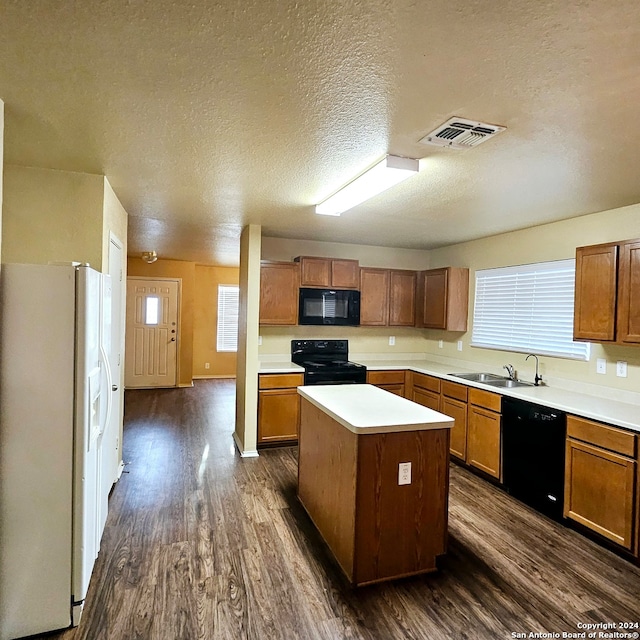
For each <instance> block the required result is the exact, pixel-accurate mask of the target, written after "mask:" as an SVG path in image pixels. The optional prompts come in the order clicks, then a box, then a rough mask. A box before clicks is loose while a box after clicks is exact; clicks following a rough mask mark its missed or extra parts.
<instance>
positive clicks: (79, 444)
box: [0, 264, 113, 640]
mask: <svg viewBox="0 0 640 640" xmlns="http://www.w3.org/2000/svg"><path fill="white" fill-rule="evenodd" d="M108 278H109V276H105V275H103V274H101V273H99V272H97V271H95V270H93V269H91V268H90V267H88V266H84V265H81V266H78V265H65V266H58V265H26V264H5V265H2V268H1V270H0V640H10V639H13V638H18V637H22V636H27V635H32V634H37V633H43V632H46V631H50V630H54V629H61V628H64V627H68V626H70V625H77V624H78V622H79V619H80V614H81V612H82V607H83V604H84V599H85V595H86V593H87V587H88V585H89V579H90V577H91V572H92V570H93V566H94V562H95V560H96V557H97V555H98V551H99V548H100V538H101V537H102V532H103V529H104V523H105V520H106V510H107V499H108V493H109V489H110V488H111V485H112V482H113V479H111V478H103V477H102V476H101V473H102V472H101V460H102V458H103V452H102V451H101V446H102V433H103V429H104V425H106V424H108V420H109V414H110V410H111V407H110V405H111V398H112V394H111V390H112V381H111V379H110V371H109V360H108V354H107V353H106V351H105V344H108V342H109V341H108V336H107V335H106V333H105V331H104V330H103V328H104V326H105V321H104V318H105V316H106V317H107V322H109V321H110V320H109V318H108V316H109V314H110V312H111V301H110V299H109V295H110V290H111V289H110V282H109V279H108Z"/></svg>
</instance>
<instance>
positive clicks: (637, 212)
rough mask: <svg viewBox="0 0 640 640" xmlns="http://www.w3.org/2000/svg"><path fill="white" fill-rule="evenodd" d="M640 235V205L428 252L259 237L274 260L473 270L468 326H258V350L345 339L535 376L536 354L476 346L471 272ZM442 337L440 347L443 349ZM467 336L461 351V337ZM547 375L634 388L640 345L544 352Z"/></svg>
mask: <svg viewBox="0 0 640 640" xmlns="http://www.w3.org/2000/svg"><path fill="white" fill-rule="evenodd" d="M637 237H640V204H639V205H633V206H630V207H624V208H621V209H615V210H611V211H604V212H601V213H596V214H591V215H586V216H581V217H578V218H573V219H571V220H563V221H560V222H555V223H551V224H547V225H540V226H537V227H531V228H529V229H523V230H520V231H515V232H512V233H507V234H502V235H497V236H491V237H488V238H483V239H480V240H475V241H473V242H466V243H461V244H457V245H451V246H449V247H443V248H441V249H435V250H432V251H428V252H426V251H425V252H418V251H407V250H402V249H396V250H394V249H382V248H377V247H359V246H358V245H341V244H337V243H323V242H309V241H299V240H287V239H280V238H263V239H262V257H263V258H264V259H270V260H291V259H293V258H294V257H295V256H298V255H319V256H327V257H349V258H358V259H359V260H360V264H361V265H362V266H381V267H396V268H408V269H416V270H419V269H424V268H437V267H441V266H456V267H468V268H469V269H470V280H471V282H470V284H471V286H470V305H469V331H468V332H465V333H452V332H446V331H429V330H421V329H398V328H392V327H387V328H373V327H354V328H346V329H340V328H334V327H298V326H295V327H266V326H263V327H260V335H261V336H262V346H261V347H260V355H274V354H281V355H286V354H288V353H289V352H290V348H291V345H290V341H291V339H293V338H295V339H299V338H327V339H330V338H347V339H348V340H349V349H350V352H351V354H364V355H365V356H366V354H369V353H372V354H373V353H376V354H378V353H380V354H385V355H386V354H389V355H391V354H399V355H401V354H403V353H411V352H417V353H426V354H432V355H434V356H444V357H448V358H451V359H455V360H458V361H466V362H468V363H470V364H471V365H472V366H480V367H482V366H485V367H487V368H490V369H492V370H501V368H502V365H503V364H505V363H513V364H514V366H515V367H516V369H517V370H518V371H519V373H520V375H521V376H522V377H523V378H525V379H530V378H532V377H533V370H534V369H533V364H532V360H529V362H525V357H526V354H520V353H510V352H504V351H496V350H490V349H479V348H476V347H471V346H470V342H471V329H472V324H471V323H472V318H473V299H474V295H475V286H474V285H475V279H474V274H475V271H476V270H477V269H486V268H492V267H502V266H508V265H517V264H527V263H531V262H542V261H547V260H560V259H565V258H573V257H575V249H576V247H577V246H582V245H589V244H598V243H601V242H612V241H616V240H624V239H628V238H637ZM390 335H394V336H395V338H396V345H395V346H394V347H390V346H389V344H388V338H389V336H390ZM439 340H442V343H443V347H442V348H440V347H439V344H438V342H439ZM459 340H461V341H462V351H461V352H460V351H458V349H457V342H458V341H459ZM597 358H605V359H606V360H607V361H608V366H607V373H606V375H600V374H596V360H597ZM618 360H624V361H625V362H627V363H628V376H627V378H618V377H617V376H616V374H615V363H616V361H618ZM541 370H542V373H543V375H544V377H545V378H546V379H548V380H551V381H553V380H554V379H558V378H562V379H564V380H570V381H575V382H578V383H581V382H587V383H590V384H594V385H599V386H605V387H611V388H615V389H620V390H631V391H637V389H638V388H640V348H637V347H620V346H606V345H600V344H597V343H594V344H593V345H592V348H591V359H590V360H589V362H579V361H575V360H567V359H563V358H552V357H548V356H544V357H542V358H541Z"/></svg>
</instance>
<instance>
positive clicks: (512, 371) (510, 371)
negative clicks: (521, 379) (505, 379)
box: [502, 364, 517, 380]
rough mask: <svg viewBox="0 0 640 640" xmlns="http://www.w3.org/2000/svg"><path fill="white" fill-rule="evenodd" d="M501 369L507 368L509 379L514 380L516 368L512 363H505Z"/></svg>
mask: <svg viewBox="0 0 640 640" xmlns="http://www.w3.org/2000/svg"><path fill="white" fill-rule="evenodd" d="M502 368H503V369H506V370H507V373H508V374H509V378H510V379H511V380H516V379H517V378H516V370H515V369H514V368H513V365H512V364H505V365H504V367H502Z"/></svg>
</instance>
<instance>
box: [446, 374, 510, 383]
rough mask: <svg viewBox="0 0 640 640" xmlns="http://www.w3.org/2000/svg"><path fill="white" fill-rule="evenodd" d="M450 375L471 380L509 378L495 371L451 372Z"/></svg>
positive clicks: (487, 380) (500, 379) (482, 380)
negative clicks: (498, 374)
mask: <svg viewBox="0 0 640 640" xmlns="http://www.w3.org/2000/svg"><path fill="white" fill-rule="evenodd" d="M449 375H450V376H455V377H456V378H462V379H464V380H471V382H487V383H488V382H490V381H491V380H494V381H503V380H508V379H509V378H506V377H505V376H497V375H496V374H495V373H450V374H449Z"/></svg>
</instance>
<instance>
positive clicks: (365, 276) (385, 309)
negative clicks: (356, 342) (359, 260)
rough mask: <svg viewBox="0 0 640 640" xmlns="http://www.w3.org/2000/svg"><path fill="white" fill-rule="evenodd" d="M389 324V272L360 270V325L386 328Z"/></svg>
mask: <svg viewBox="0 0 640 640" xmlns="http://www.w3.org/2000/svg"><path fill="white" fill-rule="evenodd" d="M388 323H389V270H388V269H375V268H373V267H362V268H361V269H360V325H361V326H374V327H375V326H382V327H384V326H387V325H388Z"/></svg>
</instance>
